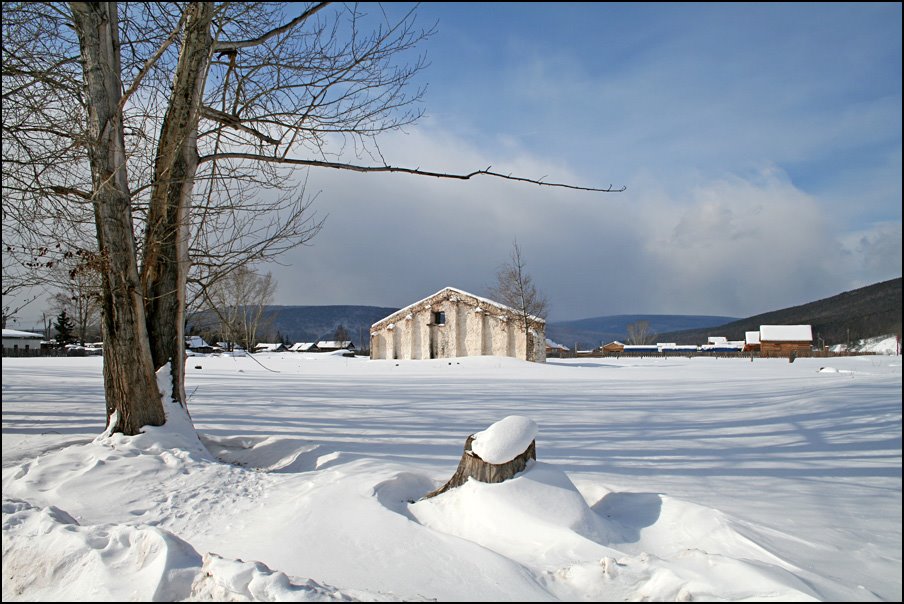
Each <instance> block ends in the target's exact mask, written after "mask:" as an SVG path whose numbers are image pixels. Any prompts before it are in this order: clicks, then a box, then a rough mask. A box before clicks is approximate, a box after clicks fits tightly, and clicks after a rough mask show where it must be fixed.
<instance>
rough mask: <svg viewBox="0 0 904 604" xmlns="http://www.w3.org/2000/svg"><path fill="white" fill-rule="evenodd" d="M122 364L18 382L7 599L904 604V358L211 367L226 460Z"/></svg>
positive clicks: (59, 365)
mask: <svg viewBox="0 0 904 604" xmlns="http://www.w3.org/2000/svg"><path fill="white" fill-rule="evenodd" d="M102 363H103V359H102V357H84V358H23V359H13V358H4V359H3V403H2V405H3V428H2V434H3V593H2V596H3V600H4V601H42V600H43V601H49V600H60V601H130V600H132V601H134V600H145V601H211V600H213V601H337V600H339V601H349V600H359V601H625V600H628V601H639V600H653V601H694V600H697V601H699V600H709V601H887V602H899V601H901V596H902V589H901V584H902V582H901V576H902V573H901V524H902V522H901V504H902V500H901V394H902V379H901V376H902V372H901V357H900V356H894V355H875V356H851V357H835V358H798V359H797V360H796V361H795V362H794V363H789V362H788V360H787V359H755V360H754V361H750V360H749V359H718V358H702V357H695V358H665V359H659V358H645V359H627V358H623V359H610V358H602V359H589V358H585V359H582V358H578V359H562V360H559V359H550V360H549V361H548V362H547V363H546V364H533V363H526V362H522V361H517V360H514V359H508V358H501V357H472V358H457V359H443V360H434V361H371V360H368V359H364V358H347V357H343V356H339V355H333V354H321V355H314V354H297V353H275V354H260V355H254V356H253V357H251V356H246V357H231V356H225V355H224V356H198V357H190V358H189V359H188V361H187V377H186V391H187V392H188V393H189V395H190V400H189V409H190V412H191V415H192V420H193V423H194V426H195V428H196V430H197V435H198V436H200V440H199V439H198V437H197V436H195V431H194V430H192V429H191V426H190V424H188V422H186V421H185V420H184V418H181V417H180V416H179V414H178V413H177V412H175V411H174V410H172V409H169V410H168V414H169V417H170V419H169V421H168V423H167V426H165V427H164V428H148V429H146V431H145V433H144V434H141V435H139V436H136V437H124V436H122V435H107V434H101V432H102V431H103V425H102V423H103V418H104V397H103V380H102V373H101V371H102ZM510 416H518V417H523V418H527V419H529V420H530V423H532V424H535V427H536V450H537V461H536V462H533V463H531V464H530V465H529V466H528V468H527V469H526V470H525V471H524V472H522V473H521V474H519V475H518V476H517V477H516V478H514V479H512V480H509V481H506V482H504V483H501V484H495V485H487V484H482V483H476V482H474V481H470V482H468V483H466V484H465V485H463V486H461V487H459V488H457V489H453V490H451V491H449V492H446V493H444V494H442V495H439V496H437V497H434V498H431V499H427V500H420V498H421V497H422V496H423V495H425V494H426V493H428V492H429V491H431V490H433V489H435V488H437V487H438V486H440V485H442V484H443V483H444V482H445V481H446V480H448V479H449V478H450V476H451V475H452V474H453V472H454V471H455V468H456V466H457V464H458V460H459V458H460V456H461V453H462V447H463V446H464V441H465V438H466V437H467V436H468V435H469V434H475V433H481V432H483V434H487V433H491V432H492V431H487V429H488V427H490V426H491V425H493V424H495V423H496V422H499V421H500V420H503V419H504V418H507V417H510ZM519 425H520V426H528V427H530V428H531V431H530V432H529V433H530V434H533V432H532V430H533V426H531V425H530V424H529V423H528V422H526V421H523V422H521V423H520V424H519ZM520 437H521V438H522V440H523V434H522V435H521V436H520ZM516 440H517V439H516Z"/></svg>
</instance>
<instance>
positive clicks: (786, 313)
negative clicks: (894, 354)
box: [657, 277, 901, 346]
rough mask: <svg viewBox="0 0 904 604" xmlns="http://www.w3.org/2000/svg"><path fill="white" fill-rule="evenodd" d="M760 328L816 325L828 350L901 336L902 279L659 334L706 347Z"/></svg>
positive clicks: (816, 335)
mask: <svg viewBox="0 0 904 604" xmlns="http://www.w3.org/2000/svg"><path fill="white" fill-rule="evenodd" d="M760 325H812V327H813V338H814V339H821V342H814V343H817V344H822V345H826V346H831V345H834V344H848V343H851V342H856V341H857V340H865V339H868V338H875V337H878V336H885V335H891V334H900V333H901V277H898V278H897V279H891V280H889V281H883V282H882V283H876V284H874V285H868V286H866V287H861V288H860V289H855V290H852V291H848V292H844V293H841V294H838V295H837V296H832V297H831V298H825V299H823V300H817V301H816V302H810V303H808V304H802V305H800V306H794V307H791V308H785V309H782V310H775V311H772V312H767V313H763V314H761V315H756V316H754V317H749V318H747V319H740V320H738V321H732V322H730V323H726V324H724V325H718V326H715V327H709V328H694V329H684V330H680V331H678V330H676V331H672V332H665V333H662V332H660V333H659V336H658V337H657V340H658V341H660V342H675V343H678V344H700V343H705V342H706V339H707V338H708V337H709V336H725V337H727V338H728V339H729V340H743V339H744V335H745V332H747V331H759V329H760Z"/></svg>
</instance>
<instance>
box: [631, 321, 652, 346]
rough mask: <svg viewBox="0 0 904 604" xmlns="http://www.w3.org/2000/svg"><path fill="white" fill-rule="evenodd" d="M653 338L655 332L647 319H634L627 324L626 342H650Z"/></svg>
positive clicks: (638, 343)
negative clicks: (634, 320)
mask: <svg viewBox="0 0 904 604" xmlns="http://www.w3.org/2000/svg"><path fill="white" fill-rule="evenodd" d="M655 339H656V332H655V331H653V330H652V329H651V328H650V322H649V321H636V322H634V323H629V324H628V344H633V345H644V344H652V343H653V340H655Z"/></svg>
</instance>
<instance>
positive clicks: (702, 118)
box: [22, 3, 902, 320]
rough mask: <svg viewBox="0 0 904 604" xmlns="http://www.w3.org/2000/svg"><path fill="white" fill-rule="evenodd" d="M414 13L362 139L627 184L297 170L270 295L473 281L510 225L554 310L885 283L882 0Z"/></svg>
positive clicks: (442, 159)
mask: <svg viewBox="0 0 904 604" xmlns="http://www.w3.org/2000/svg"><path fill="white" fill-rule="evenodd" d="M412 6H413V5H411V4H407V3H391V4H386V5H384V6H383V7H382V10H385V11H386V13H387V14H388V15H389V16H390V17H392V16H395V15H401V14H402V13H403V12H405V11H407V10H410V9H411V8H412ZM291 8H292V7H291V6H290V9H291ZM365 8H366V10H369V11H370V12H371V13H372V14H373V15H377V16H379V14H380V13H379V11H380V10H381V9H380V7H378V6H377V5H365ZM417 11H418V22H419V23H421V24H423V25H424V26H426V27H430V26H431V25H433V24H434V23H435V24H436V33H435V35H434V36H433V37H431V38H430V39H429V40H427V41H426V42H425V43H424V44H423V45H422V46H421V47H420V48H419V51H422V52H424V53H426V56H427V59H428V61H429V62H430V65H429V66H428V67H427V68H426V69H425V70H424V71H423V72H421V73H420V74H419V76H418V80H417V81H418V84H420V85H424V86H426V87H427V89H426V94H425V97H424V102H423V105H422V107H423V109H424V111H425V116H424V117H423V118H422V119H421V120H420V121H419V122H417V123H416V124H415V125H413V126H409V127H407V128H405V130H404V131H403V132H395V133H390V134H388V135H386V136H384V137H382V138H381V139H380V151H381V153H382V155H383V157H384V158H385V159H386V161H387V162H388V163H389V164H392V165H397V166H407V167H421V168H424V169H430V170H437V171H450V172H451V171H461V172H470V171H472V170H475V169H481V168H485V167H487V166H490V165H491V166H493V169H494V170H497V171H499V172H503V173H512V174H515V175H519V176H525V177H532V178H539V177H546V179H547V180H549V181H560V182H569V183H574V184H579V185H586V186H602V187H605V186H608V185H610V184H611V185H614V186H616V187H618V186H626V187H627V190H626V191H625V192H624V193H620V194H613V193H609V194H605V193H587V192H575V191H564V190H556V189H550V188H541V187H536V186H531V185H525V184H519V183H514V182H505V181H499V180H494V179H486V178H485V179H482V180H481V179H478V180H472V181H468V182H456V181H445V180H437V179H429V178H418V177H412V176H401V175H380V174H368V175H359V174H354V173H348V172H338V171H330V170H319V171H318V170H313V171H310V172H309V173H308V175H307V178H308V190H309V191H312V192H315V193H317V198H316V201H315V203H314V208H315V210H316V211H317V212H318V214H319V215H320V216H326V223H325V226H324V228H323V230H322V231H321V233H320V234H319V235H318V236H317V237H316V238H315V239H314V240H313V241H311V242H310V245H306V246H303V247H301V248H299V249H297V250H294V251H292V252H290V253H288V254H286V255H285V256H283V257H282V258H281V263H280V264H279V265H267V266H262V267H259V269H260V270H264V271H266V270H270V271H272V273H273V275H274V277H275V278H276V280H277V282H278V290H277V295H276V300H275V302H276V303H278V304H369V305H379V306H390V307H402V306H405V305H407V304H410V303H411V302H413V301H416V300H419V299H421V298H423V297H425V296H427V295H430V294H432V293H434V292H436V291H438V290H440V289H442V288H443V287H445V286H454V287H458V288H461V289H464V290H467V291H471V292H472V293H475V294H478V295H481V294H486V290H487V287H488V286H490V285H492V283H493V281H494V278H495V273H496V270H497V268H498V267H499V266H500V265H501V264H502V263H503V262H505V261H506V260H507V259H508V257H509V254H510V251H511V248H512V242H513V241H514V240H516V239H517V241H518V242H519V244H520V246H521V248H522V252H523V254H524V258H525V260H526V262H527V270H528V273H529V274H530V275H531V276H532V277H533V279H534V281H535V283H536V284H537V285H538V286H539V287H540V288H541V289H542V290H543V291H544V292H545V293H546V295H547V297H548V298H549V301H550V318H551V319H553V320H565V319H579V318H585V317H591V316H600V315H612V314H628V313H663V314H715V315H727V316H738V317H743V316H751V315H754V314H759V313H762V312H767V311H770V310H775V309H779V308H785V307H788V306H794V305H797V304H802V303H806V302H810V301H813V300H817V299H820V298H823V297H827V296H831V295H835V294H838V293H841V292H843V291H848V290H851V289H855V288H857V287H861V286H864V285H869V284H872V283H876V282H879V281H884V280H887V279H891V278H895V277H899V276H901V273H902V268H901V264H902V261H901V223H902V221H901V201H902V198H901V181H902V172H901V162H902V157H901V131H902V126H901V113H902V101H901V99H902V95H901V71H902V65H901V22H902V15H901V4H900V3H884V4H868V3H856V4H853V3H851V4H835V3H812V4H810V3H807V4H786V3H757V4H675V3H668V4H639V3H631V4H617V3H614V4H610V3H599V4H597V3H580V4H569V3H555V4H548V3H543V4H540V3H524V4H516V3H461V4H458V3H427V4H424V5H421V6H420V7H419V8H418V9H417ZM35 310H36V312H37V316H40V310H43V309H40V308H36V309H35ZM27 314H28V312H23V313H22V317H23V319H25V318H27V317H25V315H27Z"/></svg>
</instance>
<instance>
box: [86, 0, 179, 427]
mask: <svg viewBox="0 0 904 604" xmlns="http://www.w3.org/2000/svg"><path fill="white" fill-rule="evenodd" d="M71 7H72V16H73V22H74V25H75V29H76V32H77V33H78V37H79V44H80V46H81V55H82V61H83V63H82V68H83V70H84V73H85V88H86V90H85V92H86V95H87V101H88V102H87V105H88V107H89V114H88V133H89V140H90V144H89V150H88V153H89V160H90V164H91V178H92V183H93V191H92V194H93V195H92V201H93V204H94V218H95V225H96V228H97V242H98V248H99V250H100V255H101V259H102V261H103V263H104V264H103V266H104V270H103V271H102V274H103V280H102V295H101V298H102V300H101V304H102V314H103V327H104V329H103V339H104V393H105V396H106V405H107V424H108V426H109V427H111V428H112V430H113V431H114V432H123V433H125V434H130V435H132V434H138V432H139V430H140V428H141V426H144V425H154V426H160V425H163V423H164V422H165V421H166V415H165V413H164V411H163V405H162V402H161V400H160V393H159V391H158V389H157V380H156V376H155V374H154V365H153V363H152V360H151V351H150V346H149V344H148V336H147V327H146V325H145V314H144V300H143V296H142V292H141V288H140V285H139V279H138V263H137V260H136V253H135V239H134V233H133V232H132V207H131V193H130V191H129V183H128V174H127V172H126V152H125V138H124V134H123V123H122V112H121V110H120V109H119V99H120V97H121V94H122V92H121V91H122V82H121V80H120V73H121V72H120V61H119V33H118V14H117V8H116V4H115V3H112V2H110V3H108V2H100V3H86V2H73V3H72V5H71ZM114 414H115V415H116V421H115V422H114V423H113V425H112V426H110V418H111V416H113V415H114Z"/></svg>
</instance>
